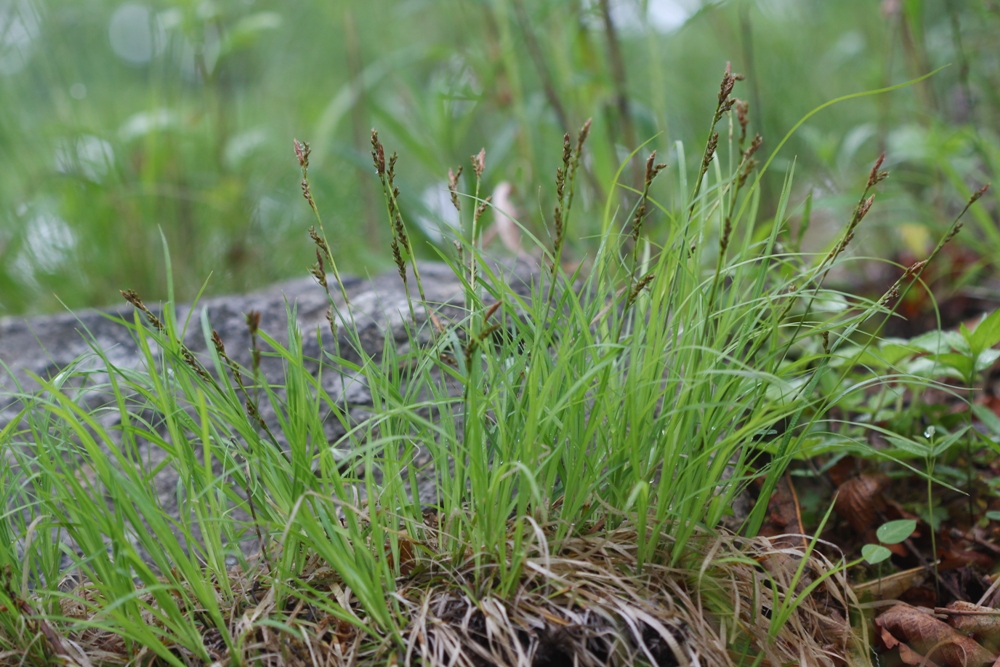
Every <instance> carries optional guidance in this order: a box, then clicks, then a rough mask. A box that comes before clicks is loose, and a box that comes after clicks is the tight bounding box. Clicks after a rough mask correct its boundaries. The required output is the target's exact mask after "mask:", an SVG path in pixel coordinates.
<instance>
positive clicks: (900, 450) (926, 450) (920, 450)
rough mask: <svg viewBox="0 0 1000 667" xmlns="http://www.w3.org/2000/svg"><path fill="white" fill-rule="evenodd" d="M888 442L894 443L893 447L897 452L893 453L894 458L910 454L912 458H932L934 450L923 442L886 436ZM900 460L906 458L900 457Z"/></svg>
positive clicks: (896, 436)
mask: <svg viewBox="0 0 1000 667" xmlns="http://www.w3.org/2000/svg"><path fill="white" fill-rule="evenodd" d="M885 437H886V440H888V441H889V442H891V443H892V445H893V447H895V448H896V450H897V451H895V452H893V455H894V456H900V455H901V454H909V455H910V456H921V457H925V456H931V453H932V452H933V449H932V448H931V447H930V446H929V445H926V444H924V443H922V442H917V441H916V440H910V439H909V438H903V437H901V436H898V435H886V436H885ZM900 458H905V457H903V456H900Z"/></svg>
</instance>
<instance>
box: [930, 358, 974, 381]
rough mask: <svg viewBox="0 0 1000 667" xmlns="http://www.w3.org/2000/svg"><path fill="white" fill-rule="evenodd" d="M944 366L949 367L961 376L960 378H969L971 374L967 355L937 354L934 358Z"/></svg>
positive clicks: (969, 360) (970, 360)
mask: <svg viewBox="0 0 1000 667" xmlns="http://www.w3.org/2000/svg"><path fill="white" fill-rule="evenodd" d="M934 358H935V359H937V360H938V361H939V362H941V363H942V364H944V365H945V366H950V367H952V368H954V369H955V370H956V371H958V372H959V373H961V374H962V377H969V375H970V374H971V373H972V359H970V358H969V357H968V356H967V355H964V354H958V353H955V352H949V353H948V354H939V355H936V356H935V357H934Z"/></svg>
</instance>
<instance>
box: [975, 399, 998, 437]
mask: <svg viewBox="0 0 1000 667" xmlns="http://www.w3.org/2000/svg"><path fill="white" fill-rule="evenodd" d="M972 414H974V415H975V416H976V419H978V420H979V421H981V422H982V423H983V426H985V427H986V428H988V429H989V430H990V433H992V434H993V435H1000V417H997V415H996V413H995V412H993V411H992V410H990V409H989V408H988V407H986V406H985V405H973V406H972Z"/></svg>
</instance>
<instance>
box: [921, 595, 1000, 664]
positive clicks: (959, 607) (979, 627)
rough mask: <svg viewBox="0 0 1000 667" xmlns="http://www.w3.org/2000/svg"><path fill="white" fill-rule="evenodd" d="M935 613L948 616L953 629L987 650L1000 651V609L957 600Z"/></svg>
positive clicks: (936, 610)
mask: <svg viewBox="0 0 1000 667" xmlns="http://www.w3.org/2000/svg"><path fill="white" fill-rule="evenodd" d="M934 611H935V613H937V614H943V615H945V616H947V617H948V623H949V624H950V625H951V626H952V627H953V628H955V629H956V630H958V631H959V632H961V633H962V634H963V635H968V636H969V637H972V638H973V639H975V640H976V641H977V642H979V643H980V644H981V645H982V646H983V647H984V648H985V649H986V650H988V651H992V652H993V653H997V652H998V651H1000V609H993V608H992V607H981V606H979V605H977V604H974V603H972V602H963V601H961V600H957V601H955V602H952V603H951V604H950V605H948V606H947V607H943V608H941V607H939V608H937V609H935V610H934Z"/></svg>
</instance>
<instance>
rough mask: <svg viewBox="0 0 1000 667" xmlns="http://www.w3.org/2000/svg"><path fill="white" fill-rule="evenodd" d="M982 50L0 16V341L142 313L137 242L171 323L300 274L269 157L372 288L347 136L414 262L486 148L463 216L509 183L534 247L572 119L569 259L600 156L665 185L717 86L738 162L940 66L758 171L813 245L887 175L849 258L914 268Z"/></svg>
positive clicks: (386, 233) (676, 9)
mask: <svg viewBox="0 0 1000 667" xmlns="http://www.w3.org/2000/svg"><path fill="white" fill-rule="evenodd" d="M605 10H606V11H607V14H608V15H609V16H610V19H611V22H612V23H613V26H614V30H613V31H611V32H609V31H608V29H607V23H606V21H605ZM998 28H1000V8H998V6H997V4H996V3H995V2H993V1H992V0H971V1H969V2H956V1H954V0H935V1H921V0H906V1H904V0H885V1H884V2H881V3H877V2H871V1H870V0H836V1H829V0H740V1H735V2H716V3H711V2H705V3H700V2H698V0H687V1H684V0H675V1H673V2H671V1H669V0H659V1H646V2H643V1H640V0H619V1H617V2H610V3H608V2H602V1H598V0H546V1H544V2H527V1H525V0H490V1H485V0H484V1H478V2H469V1H465V0H403V1H398V0H391V1H389V0H369V1H368V2H319V1H313V0H293V1H287V0H283V1H281V2H278V1H276V0H218V1H215V2H207V1H206V2H198V1H194V0H190V1H184V0H178V1H176V2H148V3H142V2H127V3H121V2H112V1H110V0H80V1H77V2H72V3H57V2H42V1H41V0H2V1H0V95H2V98H3V100H4V101H5V102H4V104H3V105H2V107H0V160H2V163H3V169H2V177H0V315H11V314H19V313H26V312H47V311H54V310H59V309H60V308H62V306H61V305H60V303H63V304H65V305H66V306H69V307H80V306H87V305H100V304H106V303H108V302H113V301H114V300H115V299H116V298H117V294H118V290H119V289H122V288H133V289H135V290H137V291H138V292H139V293H140V294H142V295H143V296H144V297H145V298H147V299H161V298H164V297H165V296H166V287H165V278H164V276H165V271H164V267H163V266H162V259H161V258H162V253H161V251H160V248H159V239H160V236H159V230H160V229H162V231H163V233H164V234H165V236H166V238H167V240H168V242H169V244H170V247H171V249H172V254H173V258H174V261H175V263H176V264H177V267H176V268H177V270H176V271H175V273H174V276H175V279H176V282H177V285H176V287H177V290H178V294H179V298H183V299H189V298H192V297H193V296H194V295H195V293H196V292H197V289H198V288H199V287H200V286H201V284H202V283H203V281H204V280H205V279H206V278H207V277H208V276H209V274H211V276H212V277H211V281H210V283H209V286H208V290H209V292H210V293H221V292H226V291H232V290H247V289H251V288H254V287H258V286H261V285H264V284H267V283H269V282H272V281H274V280H277V279H281V278H287V277H292V276H302V275H305V272H306V270H307V267H308V266H309V264H310V262H311V260H312V248H311V244H310V243H309V242H308V237H307V236H306V229H307V227H308V225H309V224H310V216H311V213H310V211H309V210H308V208H307V207H306V206H305V205H304V204H303V202H302V200H301V197H300V192H299V183H298V170H297V165H296V163H295V158H294V155H293V153H292V150H291V140H292V138H293V137H298V138H300V139H304V140H308V141H310V142H311V144H312V147H313V158H312V160H313V172H312V173H313V190H314V193H315V195H316V198H317V200H318V201H320V202H322V206H323V208H324V212H325V214H326V217H328V218H329V220H330V221H329V223H328V225H329V226H328V232H329V234H330V238H331V240H332V242H333V243H334V250H333V252H334V255H335V257H336V258H337V261H338V262H339V263H340V265H341V270H343V271H345V272H352V273H364V272H373V273H374V272H378V271H381V270H384V269H386V268H388V267H389V266H390V262H391V260H390V257H389V253H388V248H389V240H390V238H391V232H390V230H389V228H388V225H387V224H385V223H384V219H383V217H382V216H381V215H380V213H381V211H382V203H381V200H380V197H379V192H378V187H377V181H376V180H375V179H374V178H372V174H371V173H370V172H371V166H370V165H371V162H370V159H369V156H368V152H369V150H370V147H369V143H368V140H369V136H368V133H369V129H370V128H371V127H372V126H377V127H379V128H380V130H381V132H382V137H383V139H384V140H385V141H386V143H387V144H388V145H392V146H394V147H397V148H398V149H399V152H400V161H401V167H405V168H401V169H400V180H399V185H400V189H401V191H402V194H401V198H400V204H401V206H402V208H403V210H404V214H406V215H407V217H408V219H410V220H412V221H414V222H419V223H420V227H421V229H422V231H423V234H424V236H425V238H424V239H423V240H425V241H431V242H436V241H437V240H438V237H437V233H436V230H437V227H438V224H440V223H441V222H442V220H444V221H445V222H446V221H448V220H449V219H450V218H449V215H453V214H449V211H450V210H451V209H450V208H449V206H447V194H446V190H445V185H446V179H445V176H446V174H447V170H448V168H449V167H455V166H457V165H460V164H466V163H467V161H468V156H469V155H471V154H473V153H477V152H478V151H479V149H480V148H483V147H484V146H483V143H484V142H485V143H486V145H485V148H486V152H487V155H488V162H487V165H486V171H485V173H484V174H483V182H484V190H485V192H491V191H492V190H493V188H494V187H495V186H496V185H497V184H498V183H500V182H502V181H506V182H509V183H511V184H512V185H513V195H512V197H513V203H514V205H515V206H516V207H517V209H518V212H519V214H520V219H521V221H522V222H524V223H525V224H526V225H528V226H529V227H530V228H532V229H533V230H534V231H536V232H540V233H543V234H547V232H544V229H545V227H544V226H543V222H544V220H543V218H544V216H543V212H545V214H548V212H549V211H551V210H552V206H553V204H554V200H553V197H554V195H553V193H552V189H551V187H548V186H549V184H550V183H551V181H552V179H553V175H554V173H555V168H556V166H557V160H558V155H559V154H558V147H559V145H560V144H561V136H562V134H563V132H564V131H566V130H575V129H576V128H578V127H579V126H580V125H581V124H582V122H583V120H585V119H586V118H588V117H593V118H594V131H593V137H592V141H591V146H590V150H591V154H590V158H589V161H588V162H587V164H586V165H585V171H586V173H585V178H582V179H581V185H580V191H581V194H580V196H579V198H578V203H577V206H578V207H579V208H578V211H579V214H578V217H577V218H576V222H575V223H574V224H575V227H576V230H575V231H576V233H574V234H571V235H570V237H571V238H570V243H574V244H576V247H575V248H572V249H571V252H573V253H575V254H576V255H579V254H580V250H581V248H580V245H579V244H580V243H581V241H580V239H584V238H586V237H587V235H588V234H594V233H596V232H597V231H598V230H599V225H600V217H601V216H600V215H599V214H598V211H599V209H600V207H601V206H602V205H603V194H604V193H603V192H600V189H601V188H602V187H606V185H603V184H607V183H610V182H612V177H613V175H614V170H615V169H616V168H617V166H618V163H619V162H620V160H621V159H622V158H623V157H624V156H626V155H627V154H628V153H629V152H630V151H631V150H632V149H633V148H635V147H636V146H638V145H639V144H640V143H642V142H644V141H646V140H648V139H651V138H652V141H651V143H650V144H649V147H650V148H656V149H657V150H658V154H659V155H660V159H661V160H662V159H665V160H666V162H667V163H668V164H669V165H670V167H671V169H674V170H676V167H677V165H676V154H675V153H674V151H673V150H671V149H672V147H673V144H674V142H675V141H677V140H684V141H685V142H687V143H688V144H689V145H694V146H697V145H701V144H702V143H703V141H704V133H705V132H706V130H707V128H706V127H705V125H706V122H705V119H706V118H708V117H709V116H710V112H711V108H712V107H713V106H714V103H715V99H714V98H715V95H716V89H717V86H718V80H719V76H720V74H721V72H722V70H723V68H724V67H725V63H726V62H727V61H732V62H733V67H734V70H735V71H739V72H743V73H745V74H746V75H747V77H748V80H747V82H745V83H744V84H741V86H740V87H739V88H738V89H737V92H736V94H737V95H738V96H740V97H744V98H747V99H749V101H750V103H751V118H752V127H751V129H752V130H754V131H759V132H760V133H761V134H762V135H763V136H764V139H765V142H764V145H763V148H762V149H761V150H762V152H761V154H760V156H761V157H762V158H763V159H766V158H767V157H769V156H770V150H771V149H773V148H774V146H775V145H776V143H777V140H778V139H779V138H780V137H781V136H783V135H784V133H785V132H786V131H787V130H788V129H789V128H790V127H791V126H792V125H793V124H794V123H795V122H796V121H797V120H798V119H799V118H800V117H801V116H802V115H803V114H804V113H806V112H807V111H809V110H810V109H812V108H813V107H815V106H816V105H818V104H820V103H822V102H824V101H827V100H830V99H833V98H834V97H837V96H840V95H843V94H846V93H851V92H855V91H859V90H864V89H871V88H878V87H882V86H885V85H888V84H890V83H898V82H900V81H902V80H906V79H910V78H914V77H916V76H918V75H920V74H923V73H926V72H928V71H930V70H932V69H934V68H937V67H940V66H942V65H947V64H951V66H950V67H949V68H947V69H945V70H944V71H942V72H941V73H939V74H938V75H936V76H935V77H933V78H931V79H930V80H929V81H927V82H926V83H925V84H923V85H918V86H914V87H911V88H909V89H906V90H902V91H898V92H894V93H892V94H889V95H882V96H875V97H870V98H864V99H859V100H855V101H851V102H849V103H846V104H841V105H839V106H837V107H835V109H834V110H831V111H826V112H823V113H822V114H821V115H818V116H816V117H814V118H813V119H812V120H811V121H809V122H808V123H807V124H806V125H805V126H804V127H802V128H801V130H800V131H799V132H798V133H797V134H796V135H795V136H794V137H793V139H792V141H791V142H790V143H789V145H788V146H787V148H785V149H784V151H783V153H782V155H781V156H779V159H778V160H776V161H775V163H774V164H773V165H772V169H777V170H778V171H781V170H785V169H788V168H789V167H790V165H791V162H792V160H793V159H795V160H797V163H798V167H797V174H796V181H795V183H796V185H795V192H794V193H793V196H792V200H791V207H792V210H793V211H794V210H795V207H796V206H799V205H800V204H801V203H802V201H803V200H804V198H805V196H806V194H807V193H809V192H812V193H813V212H814V219H816V220H820V221H822V220H824V219H829V220H831V221H835V222H837V224H842V221H843V220H846V219H847V218H848V217H849V213H850V210H851V208H852V206H853V204H854V197H855V195H854V194H851V193H850V189H851V188H852V187H853V186H854V185H855V184H857V183H858V182H860V181H861V180H863V178H864V176H863V175H864V173H866V172H867V170H868V169H869V168H870V165H871V163H872V161H873V160H874V158H875V157H876V156H877V155H878V153H879V152H881V151H882V150H886V151H887V154H888V155H887V161H886V167H887V168H889V169H890V171H891V172H892V178H891V179H890V180H889V181H888V182H887V184H886V186H885V187H886V190H885V192H884V194H883V195H882V196H881V197H880V205H879V206H878V207H876V210H875V211H874V212H873V214H872V216H871V219H870V220H868V221H866V225H867V226H866V227H865V228H864V229H862V230H859V232H858V234H859V238H860V240H861V243H859V244H858V246H857V247H858V248H861V249H863V250H865V251H871V250H873V249H874V248H877V249H878V251H877V252H872V253H871V254H873V255H880V256H883V257H886V256H890V255H892V254H893V253H894V251H895V250H894V249H895V248H898V247H904V248H905V247H907V244H908V246H909V248H910V250H911V251H912V252H913V253H914V254H915V255H917V256H922V255H924V254H926V251H927V250H928V249H929V245H930V244H931V238H932V235H928V234H925V233H924V231H923V230H924V228H926V227H930V228H933V231H935V232H940V231H941V230H942V229H943V228H944V225H946V224H947V222H948V221H950V219H951V217H952V216H953V214H954V213H955V209H956V207H959V206H960V205H961V204H962V203H964V201H965V200H966V199H967V196H968V193H969V192H968V188H969V187H970V186H971V185H973V184H976V185H977V186H978V184H979V183H982V182H987V181H989V180H992V179H991V178H990V175H991V173H992V172H993V171H995V167H996V166H997V165H998V164H1000V157H998V149H997V141H996V137H995V132H994V129H993V128H995V127H996V126H997V120H998V108H1000V100H998V93H997V91H998V90H1000V58H998V52H997V49H996V48H995V45H994V44H993V43H992V42H993V41H994V40H993V36H994V35H995V34H996V31H997V29H998ZM637 168H638V167H637ZM687 168H688V170H689V171H690V172H691V175H692V176H693V172H694V170H695V169H696V168H697V165H696V164H690V163H689V164H688V165H687ZM626 177H627V178H630V180H631V181H633V182H636V181H638V180H640V179H641V174H631V173H629V172H626ZM769 181H770V183H771V185H770V186H765V187H770V188H771V189H770V190H767V189H765V192H764V195H765V200H764V210H766V211H773V210H774V208H775V207H776V205H777V184H778V183H779V182H780V181H779V179H778V178H777V177H775V178H773V179H769ZM678 182H679V181H678V179H677V178H676V176H675V177H672V178H667V179H660V182H659V183H658V184H657V185H656V186H655V187H654V191H653V196H654V197H661V198H663V199H668V197H667V196H666V195H667V194H671V193H668V192H666V191H667V190H669V189H670V188H671V187H676V184H677V183H678ZM767 182H768V181H765V183H767ZM599 184H602V185H599ZM543 186H545V187H543ZM842 193H847V194H843V196H842ZM674 200H675V201H681V200H683V198H677V199H674ZM989 211H990V208H988V207H979V210H978V211H973V216H977V217H976V221H977V223H978V227H977V229H976V231H975V233H968V234H965V235H964V237H963V242H966V243H968V242H970V241H972V242H974V243H976V244H981V243H983V242H986V243H988V244H989V245H987V246H986V247H987V248H988V249H993V250H996V251H1000V233H998V232H997V231H996V228H995V225H994V224H993V223H992V222H991V221H990V219H989ZM486 217H487V218H491V215H489V214H488V215H487V216H486ZM625 217H626V214H624V213H623V214H622V215H620V216H619V220H623V219H624V218H625ZM663 220H664V218H663V217H662V216H653V217H652V218H651V219H650V221H649V224H650V225H657V224H665V223H664V222H663ZM970 227H976V225H975V224H973V223H970ZM814 229H818V230H820V231H822V229H823V225H815V224H814ZM831 234H832V231H831ZM821 236H822V235H821ZM416 247H417V249H418V253H421V254H423V255H425V256H428V257H433V256H435V255H434V252H433V250H432V249H431V248H430V247H429V246H428V245H427V244H426V243H421V242H420V240H418V242H417V244H416ZM856 252H857V251H856ZM889 282H890V283H891V281H889Z"/></svg>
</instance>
